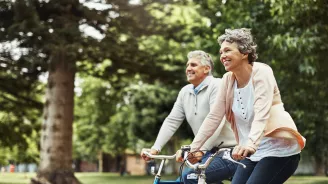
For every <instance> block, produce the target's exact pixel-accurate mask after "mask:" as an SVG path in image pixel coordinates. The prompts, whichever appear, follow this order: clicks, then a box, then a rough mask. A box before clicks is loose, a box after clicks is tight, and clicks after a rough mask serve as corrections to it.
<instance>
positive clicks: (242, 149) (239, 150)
mask: <svg viewBox="0 0 328 184" xmlns="http://www.w3.org/2000/svg"><path fill="white" fill-rule="evenodd" d="M254 153H255V150H254V149H253V148H251V147H248V146H239V145H237V146H235V147H234V149H233V151H232V158H233V159H234V160H242V159H244V158H246V157H249V156H250V155H253V154H254Z"/></svg>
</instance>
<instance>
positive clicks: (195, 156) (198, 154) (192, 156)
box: [175, 150, 204, 164]
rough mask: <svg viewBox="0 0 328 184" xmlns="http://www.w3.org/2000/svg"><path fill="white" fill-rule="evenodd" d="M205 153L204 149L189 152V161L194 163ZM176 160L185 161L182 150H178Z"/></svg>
mask: <svg viewBox="0 0 328 184" xmlns="http://www.w3.org/2000/svg"><path fill="white" fill-rule="evenodd" d="M203 155H204V153H203V152H202V151H196V152H193V153H191V152H188V157H187V159H188V161H189V162H190V163H192V164H195V163H197V162H199V161H200V160H202V157H203ZM175 160H176V161H177V162H183V155H182V150H178V151H177V153H176V156H175Z"/></svg>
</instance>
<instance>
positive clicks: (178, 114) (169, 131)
mask: <svg viewBox="0 0 328 184" xmlns="http://www.w3.org/2000/svg"><path fill="white" fill-rule="evenodd" d="M183 91H184V88H183V89H182V90H181V91H180V92H179V95H178V98H177V100H176V101H175V103H174V106H173V108H172V110H171V112H170V114H169V115H168V116H167V117H166V118H165V120H164V122H163V124H162V127H161V129H160V131H159V133H158V135H157V138H156V141H155V143H154V145H153V146H152V149H155V150H158V151H161V149H162V148H163V146H164V145H165V144H166V143H167V142H168V141H169V140H170V139H171V137H172V136H173V134H174V133H175V132H176V131H177V129H178V128H179V127H180V125H181V124H182V122H183V120H184V119H185V112H184V109H183V103H182V100H183V99H182V98H183Z"/></svg>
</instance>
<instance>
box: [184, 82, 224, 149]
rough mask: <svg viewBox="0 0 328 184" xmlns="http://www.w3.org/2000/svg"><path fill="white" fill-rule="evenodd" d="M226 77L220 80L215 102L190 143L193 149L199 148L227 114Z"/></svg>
mask: <svg viewBox="0 0 328 184" xmlns="http://www.w3.org/2000/svg"><path fill="white" fill-rule="evenodd" d="M225 78H226V77H224V78H223V79H222V81H218V82H219V83H221V85H219V87H220V88H219V89H218V90H217V94H216V98H214V99H215V101H214V104H212V105H211V108H210V112H209V114H208V115H207V116H206V118H205V120H204V121H203V123H202V125H201V127H200V129H199V130H198V132H197V135H196V136H195V138H194V140H193V142H192V143H191V145H190V147H191V151H197V150H199V149H200V148H201V147H202V146H203V144H204V143H205V142H206V141H207V140H208V139H209V138H210V137H211V136H212V135H213V134H214V132H215V131H216V129H217V128H218V127H219V125H220V124H221V121H222V119H223V117H224V114H225V93H226V92H225V82H224V79H225ZM221 128H222V127H221Z"/></svg>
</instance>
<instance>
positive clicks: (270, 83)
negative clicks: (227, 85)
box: [247, 65, 276, 150]
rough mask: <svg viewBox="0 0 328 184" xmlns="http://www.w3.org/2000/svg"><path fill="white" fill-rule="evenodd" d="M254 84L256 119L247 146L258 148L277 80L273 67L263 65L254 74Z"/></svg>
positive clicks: (268, 115)
mask: <svg viewBox="0 0 328 184" xmlns="http://www.w3.org/2000/svg"><path fill="white" fill-rule="evenodd" d="M253 85H254V120H253V122H252V127H251V130H250V133H249V136H248V142H247V146H249V147H251V148H253V149H254V150H257V147H258V146H259V143H260V140H261V138H262V137H263V135H264V129H265V127H266V124H267V122H268V119H269V117H270V109H271V106H272V100H273V95H274V87H275V85H276V81H275V78H274V75H273V71H272V69H271V68H270V67H269V66H268V65H262V66H260V67H259V68H258V71H257V72H255V73H254V76H253Z"/></svg>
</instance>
